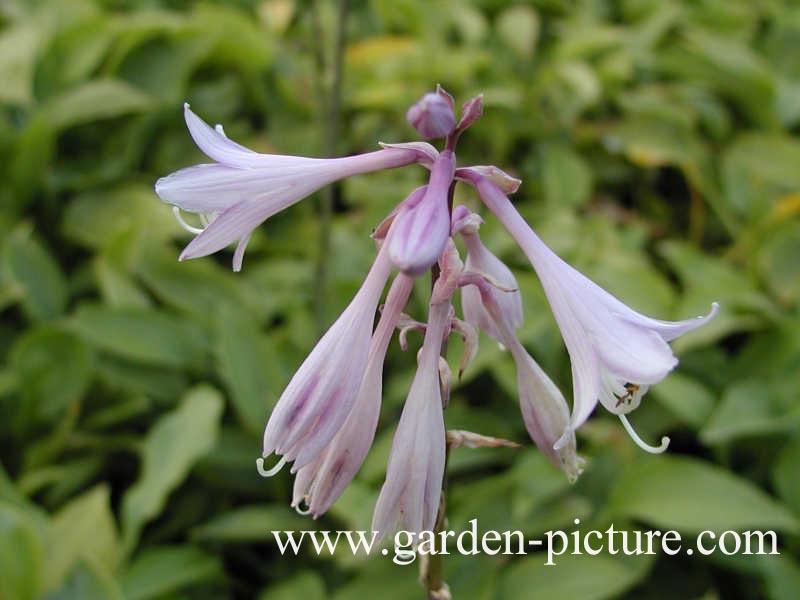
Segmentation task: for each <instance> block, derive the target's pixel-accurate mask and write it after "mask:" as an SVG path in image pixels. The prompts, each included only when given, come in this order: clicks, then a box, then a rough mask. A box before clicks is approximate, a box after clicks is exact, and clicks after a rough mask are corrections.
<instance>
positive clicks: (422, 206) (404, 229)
mask: <svg viewBox="0 0 800 600" xmlns="http://www.w3.org/2000/svg"><path fill="white" fill-rule="evenodd" d="M455 160H456V157H455V155H454V154H453V152H452V151H451V150H444V151H442V153H441V154H439V156H438V157H437V158H436V161H435V162H434V163H433V167H432V169H431V177H430V181H429V182H428V185H427V186H426V188H425V192H424V195H423V196H422V198H421V199H420V200H419V201H418V202H417V203H416V204H414V205H413V206H409V207H407V208H405V209H403V210H401V211H400V213H399V214H398V215H397V217H396V218H395V226H396V229H397V230H396V233H395V236H394V237H393V239H392V240H390V242H389V255H390V256H391V257H392V262H394V264H395V265H397V267H398V268H399V269H400V270H401V271H403V272H404V273H407V274H409V275H420V274H422V273H424V272H425V271H427V270H428V269H430V268H431V266H432V265H433V264H434V263H436V260H437V259H438V258H439V256H440V255H441V254H442V251H443V250H444V247H445V244H446V243H447V239H448V237H449V235H450V212H449V209H448V204H449V202H448V195H449V191H450V184H451V183H452V181H453V173H454V169H455Z"/></svg>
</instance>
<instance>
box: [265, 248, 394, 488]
mask: <svg viewBox="0 0 800 600" xmlns="http://www.w3.org/2000/svg"><path fill="white" fill-rule="evenodd" d="M390 272H391V262H390V261H389V259H388V256H387V253H386V251H385V250H384V249H383V248H382V249H381V251H380V252H379V253H378V256H377V258H376V259H375V263H374V264H373V265H372V268H371V269H370V272H369V273H368V274H367V278H366V279H365V280H364V283H363V285H362V286H361V289H359V290H358V293H356V295H355V297H354V298H353V300H352V301H351V302H350V305H349V306H348V307H347V308H346V309H345V310H344V312H343V313H342V315H341V316H340V317H339V318H338V319H337V320H336V322H335V323H334V324H333V325H332V326H331V328H330V329H328V331H327V332H326V333H325V335H324V336H322V339H321V340H320V341H319V342H318V343H317V345H316V346H315V347H314V350H312V351H311V354H309V356H308V358H306V360H305V361H304V362H303V364H302V365H301V366H300V368H299V369H298V370H297V373H295V375H294V377H292V380H291V381H290V382H289V385H288V386H287V387H286V390H285V391H284V392H283V394H282V395H281V397H280V398H279V399H278V403H277V404H276V406H275V409H274V410H273V411H272V415H271V416H270V419H269V422H268V423H267V427H266V429H265V431H264V450H263V454H262V456H264V457H266V456H268V455H269V454H271V453H272V452H275V453H276V454H278V455H279V456H281V459H280V461H279V463H278V465H277V466H276V467H273V469H271V470H269V471H264V470H263V469H261V471H263V473H262V474H264V475H272V474H274V473H275V472H277V470H279V469H280V467H281V466H282V465H283V464H284V463H285V462H286V461H295V464H294V467H293V468H294V470H297V469H300V468H301V467H303V466H305V465H306V464H308V463H309V462H311V461H312V460H313V459H314V458H315V457H316V456H317V454H319V452H320V451H321V450H322V449H323V448H324V447H325V446H327V445H328V443H329V442H330V441H331V440H332V439H333V437H334V436H335V435H336V433H337V432H338V431H339V429H340V428H341V426H342V424H343V423H344V421H345V419H346V418H347V415H348V414H349V413H350V409H351V408H352V406H353V402H354V401H355V399H356V395H357V393H358V389H359V385H360V383H361V379H362V376H363V374H364V371H365V369H366V367H367V361H368V359H369V349H370V337H371V335H370V334H371V332H372V323H373V320H374V317H375V311H376V309H377V307H378V300H379V299H380V295H381V292H382V291H383V288H384V286H385V285H386V280H387V279H388V277H389V274H390Z"/></svg>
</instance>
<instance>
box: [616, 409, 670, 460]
mask: <svg viewBox="0 0 800 600" xmlns="http://www.w3.org/2000/svg"><path fill="white" fill-rule="evenodd" d="M617 416H618V417H619V420H620V421H622V425H623V426H624V427H625V431H627V432H628V435H629V436H631V439H632V440H633V441H634V442H636V445H637V446H639V448H641V449H642V450H644V451H646V452H649V453H650V454H661V453H662V452H664V450H666V449H667V447H668V446H669V438H668V437H667V436H664V437H662V438H661V445H660V446H651V445H650V444H648V443H647V442H645V441H644V440H643V439H642V438H640V437H639V434H638V433H636V431H634V429H633V426H632V425H631V424H630V421H628V417H627V416H625V415H623V414H620V415H617Z"/></svg>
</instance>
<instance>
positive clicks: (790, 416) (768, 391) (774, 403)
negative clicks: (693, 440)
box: [700, 379, 800, 444]
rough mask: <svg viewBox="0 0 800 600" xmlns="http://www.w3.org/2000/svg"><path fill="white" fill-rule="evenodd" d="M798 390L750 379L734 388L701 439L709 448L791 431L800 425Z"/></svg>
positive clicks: (781, 383) (791, 385)
mask: <svg viewBox="0 0 800 600" xmlns="http://www.w3.org/2000/svg"><path fill="white" fill-rule="evenodd" d="M797 392H798V387H797V386H796V385H794V382H791V381H767V380H758V379H748V380H747V381H743V382H739V383H735V384H733V385H731V386H730V387H729V388H728V389H727V390H726V391H725V393H724V395H723V397H722V401H721V402H720V404H719V406H717V407H716V408H715V409H714V412H713V413H712V415H711V417H710V418H709V419H708V422H707V423H706V425H705V427H703V429H702V431H701V432H700V439H701V440H703V443H705V444H719V443H726V442H731V441H733V440H735V439H737V438H740V437H744V436H755V435H765V434H771V433H780V432H783V431H787V430H791V429H792V428H793V427H795V426H797V425H798V424H800V406H798V404H797Z"/></svg>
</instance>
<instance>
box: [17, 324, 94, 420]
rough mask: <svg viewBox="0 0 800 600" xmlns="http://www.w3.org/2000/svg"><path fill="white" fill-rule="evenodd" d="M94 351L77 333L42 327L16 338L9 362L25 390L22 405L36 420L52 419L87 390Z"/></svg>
mask: <svg viewBox="0 0 800 600" xmlns="http://www.w3.org/2000/svg"><path fill="white" fill-rule="evenodd" d="M92 362H93V361H92V354H91V351H90V350H89V347H88V346H87V345H86V344H85V343H84V342H83V341H82V340H81V339H80V338H78V337H77V336H75V335H74V334H71V333H68V332H65V331H61V330H58V329H54V328H52V327H47V326H45V327H39V328H35V329H29V330H28V331H27V332H26V333H25V334H24V335H21V336H20V337H18V338H17V340H16V342H15V344H14V347H13V348H12V349H11V355H10V363H11V365H12V367H13V368H14V371H15V372H16V377H17V381H18V382H19V387H20V390H21V394H22V402H23V404H22V407H21V408H22V409H24V410H25V411H27V412H28V413H29V414H31V415H35V417H36V420H39V419H41V420H43V421H47V422H52V421H54V420H56V419H58V418H59V417H60V416H61V415H62V413H63V412H64V411H65V410H66V409H67V407H68V406H69V405H70V404H72V403H73V402H75V401H77V400H79V399H80V398H81V397H82V396H83V394H84V393H85V392H86V390H87V388H88V387H89V383H90V382H91V377H92Z"/></svg>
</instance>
